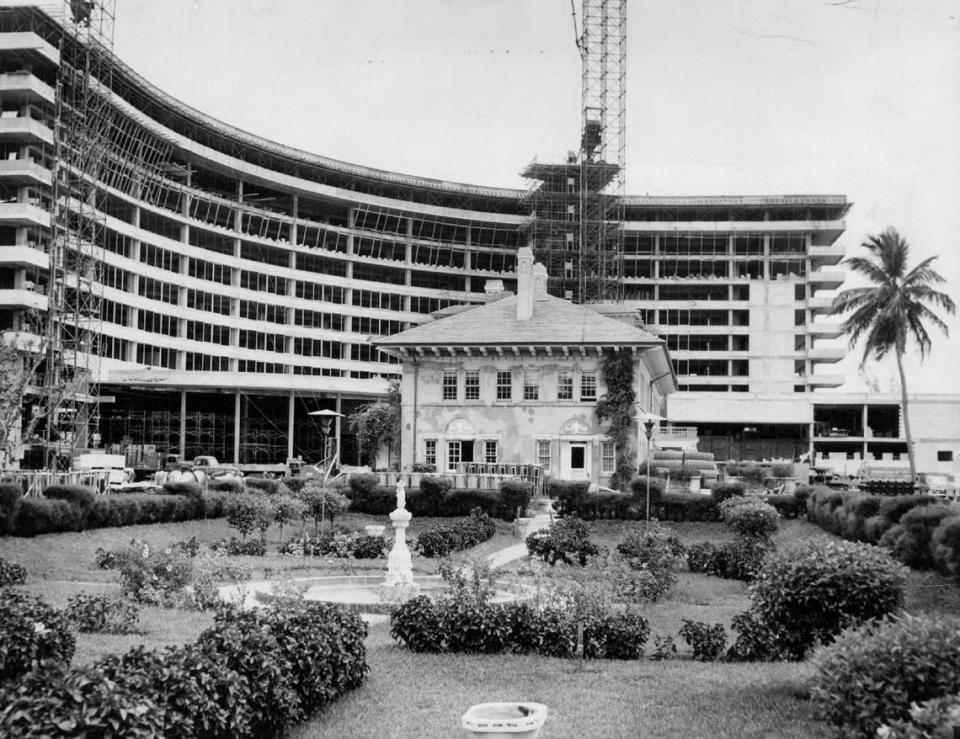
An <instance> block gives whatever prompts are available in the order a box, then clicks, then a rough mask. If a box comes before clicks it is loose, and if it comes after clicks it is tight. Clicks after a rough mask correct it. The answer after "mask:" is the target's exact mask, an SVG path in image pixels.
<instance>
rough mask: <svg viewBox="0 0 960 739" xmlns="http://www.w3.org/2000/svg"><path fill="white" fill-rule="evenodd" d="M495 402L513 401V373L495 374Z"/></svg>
mask: <svg viewBox="0 0 960 739" xmlns="http://www.w3.org/2000/svg"><path fill="white" fill-rule="evenodd" d="M497 400H513V373H512V372H510V371H509V370H507V371H506V372H497Z"/></svg>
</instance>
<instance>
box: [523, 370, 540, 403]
mask: <svg viewBox="0 0 960 739" xmlns="http://www.w3.org/2000/svg"><path fill="white" fill-rule="evenodd" d="M523 399H524V400H540V373H539V372H535V371H532V370H531V371H526V372H524V373H523Z"/></svg>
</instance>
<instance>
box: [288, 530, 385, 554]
mask: <svg viewBox="0 0 960 739" xmlns="http://www.w3.org/2000/svg"><path fill="white" fill-rule="evenodd" d="M278 551H279V552H280V554H289V555H293V556H297V557H339V558H342V559H345V558H347V557H353V558H355V559H376V558H377V557H383V556H386V552H387V540H386V539H384V538H383V537H382V536H367V535H366V534H362V533H360V532H359V531H353V532H345V531H336V532H334V531H321V532H320V533H319V534H314V535H312V536H311V535H310V534H304V535H303V536H299V537H296V538H293V539H291V540H290V541H288V542H287V543H286V544H284V545H283V546H282V547H280V549H279V550H278Z"/></svg>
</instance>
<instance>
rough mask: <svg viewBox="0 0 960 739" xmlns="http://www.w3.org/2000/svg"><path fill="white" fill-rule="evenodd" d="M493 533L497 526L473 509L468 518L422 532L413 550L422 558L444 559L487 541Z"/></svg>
mask: <svg viewBox="0 0 960 739" xmlns="http://www.w3.org/2000/svg"><path fill="white" fill-rule="evenodd" d="M495 533H497V525H496V524H495V523H494V522H493V521H491V520H490V517H489V516H488V515H487V514H486V513H484V512H483V511H481V510H480V509H479V508H474V509H473V510H472V511H470V516H469V517H468V518H464V519H462V520H460V521H454V522H453V523H450V524H446V525H444V526H435V527H434V528H432V529H430V530H428V531H424V532H423V533H421V534H420V535H419V536H418V537H417V541H416V543H415V544H414V545H413V548H414V550H415V551H417V552H419V553H420V554H422V555H423V556H424V557H446V556H447V555H448V554H451V553H452V552H458V551H460V550H462V549H469V548H470V547H472V546H476V545H477V544H480V543H481V542H484V541H487V540H488V539H490V538H492V537H493V535H494V534H495Z"/></svg>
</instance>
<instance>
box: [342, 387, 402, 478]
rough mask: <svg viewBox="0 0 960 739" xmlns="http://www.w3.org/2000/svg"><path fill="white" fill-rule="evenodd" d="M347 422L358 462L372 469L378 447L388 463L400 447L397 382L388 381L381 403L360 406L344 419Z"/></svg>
mask: <svg viewBox="0 0 960 739" xmlns="http://www.w3.org/2000/svg"><path fill="white" fill-rule="evenodd" d="M347 423H348V424H350V430H351V431H352V432H353V433H354V434H356V437H357V447H358V448H359V452H360V459H361V460H364V461H366V462H367V463H368V464H369V465H370V466H371V467H374V466H375V465H376V460H377V450H379V449H380V447H382V446H386V447H387V450H388V454H389V457H390V459H391V460H392V459H393V457H394V456H396V454H397V452H398V447H399V445H400V381H399V380H391V381H390V388H389V389H388V390H387V399H386V400H385V401H383V400H382V401H378V402H376V403H368V404H367V405H364V406H361V408H360V409H359V410H358V411H356V412H355V413H351V414H350V415H349V416H348V417H347Z"/></svg>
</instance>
